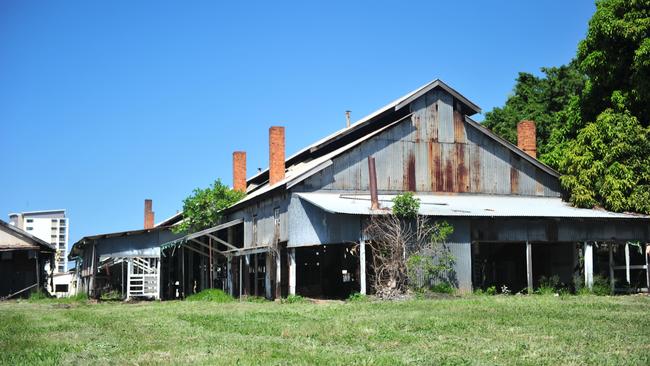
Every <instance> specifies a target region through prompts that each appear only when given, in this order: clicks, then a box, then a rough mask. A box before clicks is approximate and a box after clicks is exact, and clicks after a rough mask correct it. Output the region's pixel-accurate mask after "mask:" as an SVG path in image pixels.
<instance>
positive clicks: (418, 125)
mask: <svg viewBox="0 0 650 366" xmlns="http://www.w3.org/2000/svg"><path fill="white" fill-rule="evenodd" d="M413 125H414V127H415V142H416V143H419V142H420V140H421V137H420V134H421V133H422V132H421V131H422V128H421V127H422V125H421V119H420V116H415V118H413Z"/></svg>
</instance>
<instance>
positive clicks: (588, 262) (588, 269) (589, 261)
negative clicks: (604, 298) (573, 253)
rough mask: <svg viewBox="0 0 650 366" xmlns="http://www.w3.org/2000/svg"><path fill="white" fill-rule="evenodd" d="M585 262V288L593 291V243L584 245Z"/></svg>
mask: <svg viewBox="0 0 650 366" xmlns="http://www.w3.org/2000/svg"><path fill="white" fill-rule="evenodd" d="M583 250H584V256H583V259H584V262H585V268H584V270H585V286H586V287H587V288H588V289H590V290H591V289H592V287H593V286H594V246H593V244H591V243H588V242H585V243H584V247H583Z"/></svg>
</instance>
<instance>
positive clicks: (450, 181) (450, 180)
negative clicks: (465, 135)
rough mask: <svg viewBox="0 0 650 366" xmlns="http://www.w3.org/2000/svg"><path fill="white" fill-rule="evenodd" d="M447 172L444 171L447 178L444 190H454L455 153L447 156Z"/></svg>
mask: <svg viewBox="0 0 650 366" xmlns="http://www.w3.org/2000/svg"><path fill="white" fill-rule="evenodd" d="M444 159H445V173H444V179H445V188H444V192H454V180H455V179H454V178H455V174H454V154H451V156H445V157H444Z"/></svg>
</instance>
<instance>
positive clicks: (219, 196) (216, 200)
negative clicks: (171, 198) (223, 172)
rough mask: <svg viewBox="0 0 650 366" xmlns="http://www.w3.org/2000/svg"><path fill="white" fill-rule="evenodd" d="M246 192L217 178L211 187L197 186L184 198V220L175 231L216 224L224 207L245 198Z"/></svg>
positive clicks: (197, 228) (194, 229) (204, 227)
mask: <svg viewBox="0 0 650 366" xmlns="http://www.w3.org/2000/svg"><path fill="white" fill-rule="evenodd" d="M244 196H245V193H243V192H239V191H235V190H233V189H231V188H230V187H228V186H226V185H224V184H223V183H221V180H219V179H217V180H216V181H215V182H214V183H213V184H212V185H211V186H210V187H208V188H205V189H201V188H196V189H195V190H194V191H193V192H192V195H190V196H189V197H187V198H186V199H185V200H183V221H182V222H181V223H180V224H179V225H177V226H176V227H175V228H174V231H175V232H188V231H199V230H203V229H207V228H209V227H212V226H214V225H216V224H217V223H218V222H219V219H221V213H222V211H223V210H224V209H226V208H228V207H230V206H232V205H233V204H234V203H235V202H237V201H239V200H241V199H242V198H244Z"/></svg>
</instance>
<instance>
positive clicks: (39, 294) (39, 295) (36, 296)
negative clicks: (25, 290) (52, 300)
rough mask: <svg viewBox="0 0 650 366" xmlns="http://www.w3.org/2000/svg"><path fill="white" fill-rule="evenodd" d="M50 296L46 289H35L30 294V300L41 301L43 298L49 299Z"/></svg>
mask: <svg viewBox="0 0 650 366" xmlns="http://www.w3.org/2000/svg"><path fill="white" fill-rule="evenodd" d="M48 299H49V297H48V296H47V294H46V293H45V291H33V292H32V293H31V294H29V301H41V300H48Z"/></svg>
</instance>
